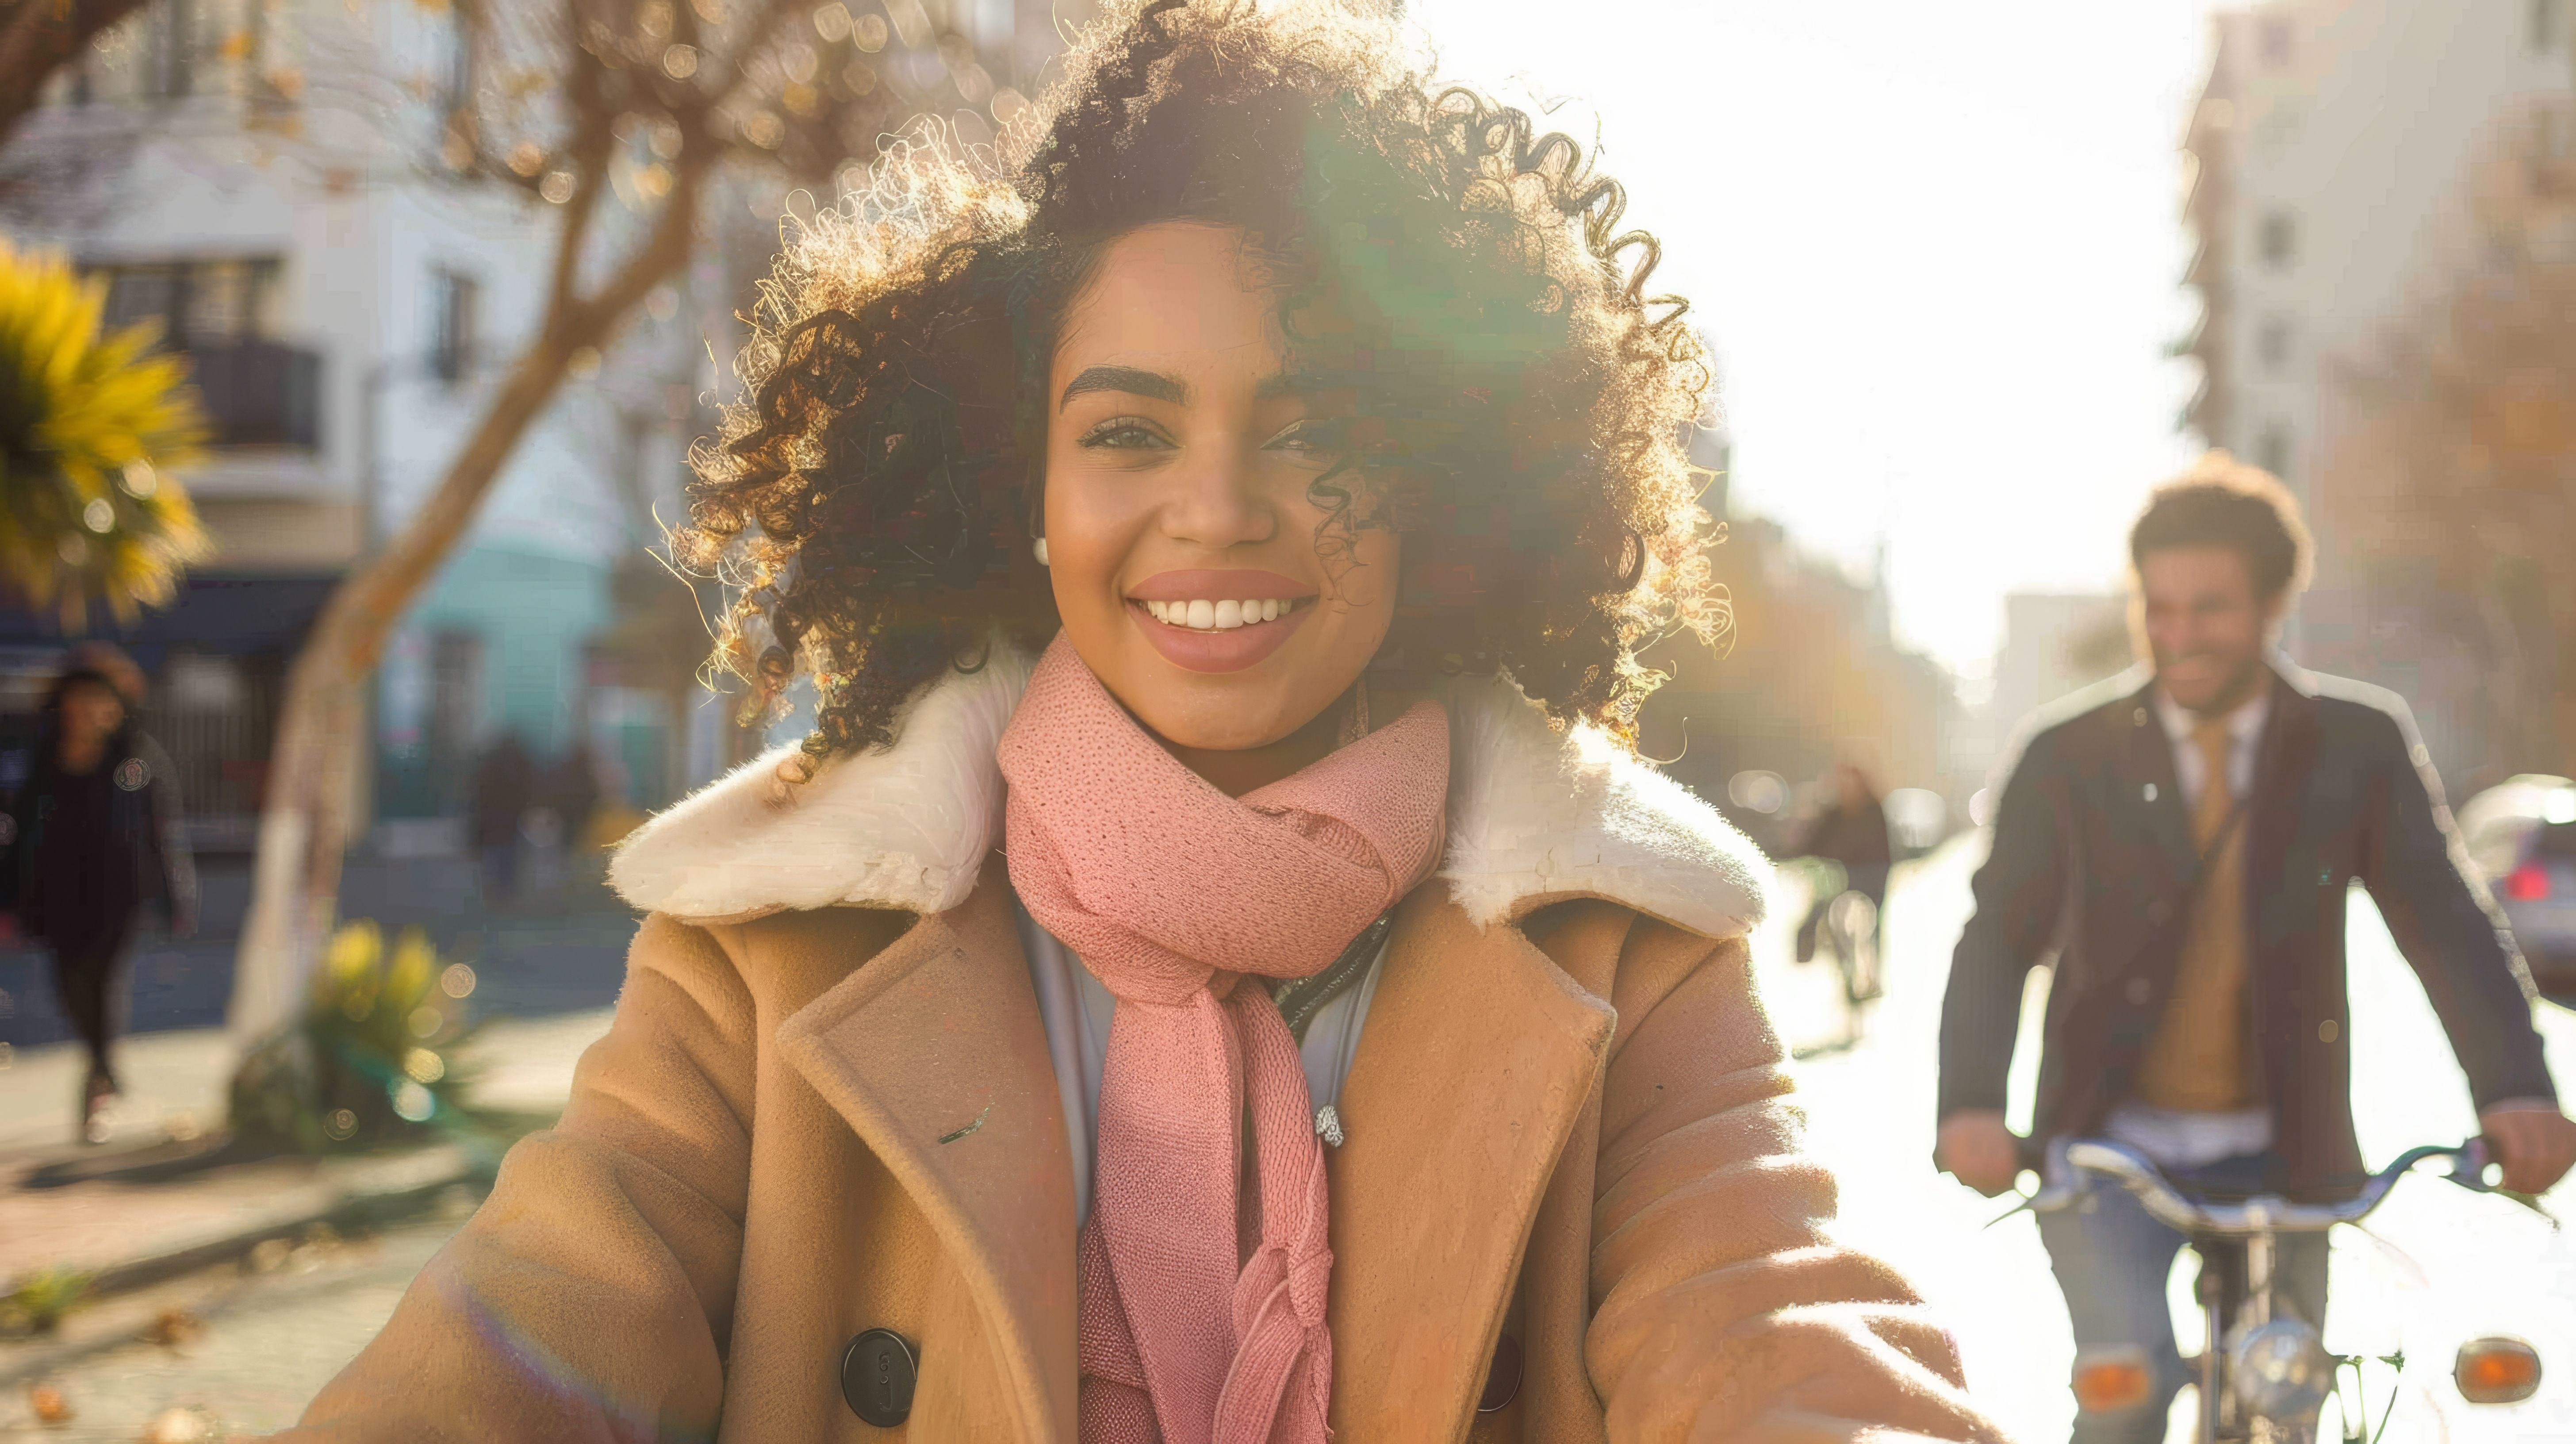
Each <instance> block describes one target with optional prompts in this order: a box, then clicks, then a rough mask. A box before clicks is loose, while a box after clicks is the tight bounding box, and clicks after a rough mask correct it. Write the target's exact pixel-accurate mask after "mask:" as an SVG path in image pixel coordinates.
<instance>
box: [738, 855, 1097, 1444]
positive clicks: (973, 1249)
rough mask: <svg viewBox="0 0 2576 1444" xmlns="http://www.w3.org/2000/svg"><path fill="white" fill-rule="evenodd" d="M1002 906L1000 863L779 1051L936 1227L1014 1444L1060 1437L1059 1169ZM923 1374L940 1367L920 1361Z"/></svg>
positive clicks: (1051, 1086) (1070, 1225)
mask: <svg viewBox="0 0 2576 1444" xmlns="http://www.w3.org/2000/svg"><path fill="white" fill-rule="evenodd" d="M1008 898H1009V892H1008V884H1007V881H1006V880H1005V878H1004V877H1003V874H1002V864H1001V861H1000V859H999V857H998V855H996V856H995V857H994V859H993V860H991V861H990V862H989V863H988V864H987V865H986V867H985V869H984V876H983V879H982V881H981V882H980V883H979V884H978V886H977V887H976V889H975V891H974V892H973V893H972V894H971V895H969V896H968V898H967V899H966V901H965V902H964V903H962V904H960V905H959V906H957V907H955V908H952V909H950V910H949V911H947V912H942V913H933V914H931V915H929V916H926V917H924V918H922V919H921V921H920V922H919V923H918V924H916V925H915V926H914V927H913V929H912V930H911V931H910V932H908V933H906V934H905V935H904V936H903V937H902V938H901V939H899V940H898V941H896V942H895V943H894V944H893V945H892V946H890V947H888V948H887V949H886V950H885V951H884V952H883V953H881V954H879V955H878V956H877V957H876V958H874V959H873V960H871V961H870V962H869V963H868V964H867V965H866V966H865V967H862V968H860V969H858V970H857V971H856V972H854V973H852V974H851V976H850V977H849V978H848V979H847V980H845V981H844V982H842V983H840V984H839V985H837V986H835V987H834V988H833V989H832V990H831V991H829V992H827V993H825V994H824V995H823V996H822V997H820V998H818V999H816V1000H815V1001H814V1002H813V1004H812V1005H810V1006H809V1007H807V1008H805V1009H803V1010H802V1011H800V1012H798V1013H797V1014H796V1015H795V1016H794V1017H792V1018H790V1019H788V1020H787V1021H786V1022H785V1023H784V1024H782V1025H781V1026H780V1027H779V1030H778V1042H779V1047H780V1049H781V1051H782V1052H783V1053H784V1054H785V1056H786V1057H787V1059H788V1061H789V1062H790V1063H791V1064H793V1065H794V1066H795V1067H796V1069H797V1070H798V1071H799V1072H801V1073H802V1074H803V1075H804V1076H805V1078H806V1080H807V1081H808V1082H810V1083H811V1084H812V1085H813V1086H814V1088H815V1090H816V1091H817V1092H819V1093H821V1094H822V1095H823V1097H824V1098H825V1099H826V1100H828V1101H829V1102H830V1103H831V1104H832V1106H833V1107H834V1108H835V1109H837V1110H838V1111H839V1112H840V1114H841V1116H842V1117H843V1118H845V1119H847V1120H848V1122H849V1124H850V1127H851V1128H852V1129H854V1130H856V1131H857V1133H858V1135H859V1137H860V1138H861V1139H862V1140H864V1141H865V1142H866V1144H867V1146H868V1147H869V1148H870V1149H871V1150H872V1151H874V1152H875V1154H876V1156H877V1157H878V1158H879V1159H881V1160H883V1162H884V1164H885V1166H886V1168H887V1170H888V1171H889V1172H891V1173H892V1174H893V1175H894V1177H895V1179H896V1180H897V1181H898V1182H899V1183H901V1184H902V1185H903V1187H904V1188H905V1190H906V1191H907V1192H908V1193H909V1194H910V1195H911V1196H912V1198H913V1200H914V1202H915V1203H916V1204H917V1205H918V1206H919V1207H920V1208H921V1210H922V1212H923V1213H924V1214H925V1215H926V1216H927V1217H928V1218H929V1220H930V1222H931V1225H932V1227H933V1228H934V1229H936V1230H937V1232H938V1234H939V1237H940V1241H941V1243H942V1244H943V1245H945V1247H946V1248H947V1250H948V1255H949V1260H950V1262H951V1264H952V1265H953V1266H954V1267H955V1268H956V1270H957V1272H958V1274H959V1275H960V1276H961V1277H962V1278H963V1280H964V1283H965V1286H966V1291H967V1292H968V1293H969V1294H970V1295H971V1296H972V1299H973V1301H974V1303H975V1305H976V1306H977V1311H978V1313H979V1314H980V1322H981V1324H982V1327H983V1331H984V1334H985V1341H986V1345H987V1351H988V1352H989V1354H990V1356H991V1358H992V1360H993V1361H994V1363H995V1365H996V1366H997V1372H998V1373H999V1374H1000V1375H1001V1376H1002V1377H1001V1378H999V1379H998V1380H993V1381H990V1382H991V1383H993V1384H996V1385H998V1386H1000V1387H1001V1388H1003V1389H1004V1390H1006V1391H1008V1392H1009V1394H1010V1395H1011V1396H1012V1398H1011V1407H1010V1408H1009V1410H1008V1412H1009V1413H1010V1414H1012V1415H1014V1416H1015V1417H1016V1419H1017V1423H1018V1427H1017V1429H1016V1433H1015V1437H1018V1438H1022V1439H1031V1440H1065V1439H1071V1438H1072V1437H1073V1433H1074V1397H1075V1372H1074V1313H1075V1296H1074V1273H1073V1252H1074V1250H1073V1245H1074V1237H1073V1234H1074V1202H1073V1167H1072V1161H1071V1158H1070V1155H1069V1153H1068V1151H1067V1148H1066V1144H1065V1136H1064V1112H1063V1109H1062V1107H1061V1105H1060V1103H1059V1102H1058V1100H1057V1097H1056V1085H1055V1075H1054V1072H1053V1070H1052V1069H1051V1068H1050V1067H1049V1065H1048V1061H1047V1046H1046V1033H1045V1029H1044V1027H1043V1025H1042V1024H1041V1023H1040V1021H1039V1018H1038V1009H1037V999H1036V996H1035V995H1034V994H1033V993H1032V992H1031V990H1030V987H1029V979H1028V969H1027V962H1026V959H1025V958H1024V956H1023V954H1022V951H1021V948H1020V943H1019V937H1018V934H1017V932H1016V930H1015V929H1014V928H1013V926H1012V919H1011V913H1010V906H1009V902H1008ZM952 1357H953V1356H952ZM925 1364H926V1366H927V1367H928V1368H930V1369H936V1368H938V1360H937V1359H936V1357H935V1355H934V1354H933V1353H931V1352H927V1351H926V1352H925ZM954 1372H961V1371H952V1373H954ZM966 1382H968V1381H965V1380H963V1379H961V1378H957V1377H951V1378H950V1379H949V1380H948V1381H947V1383H948V1385H949V1386H952V1387H953V1386H956V1385H960V1384H963V1383H966ZM923 1388H924V1391H925V1392H926V1393H927V1392H931V1391H932V1379H931V1377H930V1376H929V1375H928V1374H927V1373H926V1374H925V1377H924V1381H923ZM917 1407H918V1406H917Z"/></svg>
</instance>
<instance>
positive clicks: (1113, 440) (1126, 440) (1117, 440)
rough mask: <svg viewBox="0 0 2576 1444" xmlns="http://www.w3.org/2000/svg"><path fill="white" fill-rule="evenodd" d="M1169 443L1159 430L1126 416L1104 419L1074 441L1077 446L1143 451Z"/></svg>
mask: <svg viewBox="0 0 2576 1444" xmlns="http://www.w3.org/2000/svg"><path fill="white" fill-rule="evenodd" d="M1169 444H1170V443H1169V442H1166V441H1165V440H1164V439H1163V437H1162V434H1161V433H1160V432H1157V431H1155V430H1154V429H1153V428H1151V427H1149V426H1147V425H1145V423H1143V422H1141V421H1137V420H1134V419H1132V418H1128V417H1119V418H1117V419H1116V420H1112V421H1104V422H1102V423H1100V424H1099V425H1098V426H1095V427H1093V428H1091V429H1090V430H1089V431H1086V432H1084V433H1083V434H1082V439H1081V440H1080V441H1078V442H1076V443H1075V445H1077V446H1087V447H1091V448H1094V449H1096V450H1106V451H1143V450H1147V449H1149V448H1153V447H1158V446H1167V445H1169Z"/></svg>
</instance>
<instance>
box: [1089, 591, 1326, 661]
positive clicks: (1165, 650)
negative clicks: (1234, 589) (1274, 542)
mask: <svg viewBox="0 0 2576 1444" xmlns="http://www.w3.org/2000/svg"><path fill="white" fill-rule="evenodd" d="M1235 575H1238V576H1239V575H1241V574H1239V573H1238V574H1235ZM1156 580H1160V578H1157V579H1156ZM1201 595H1202V596H1204V595H1205V594H1204V593H1202V594H1201ZM1238 595H1240V594H1238ZM1155 600H1158V601H1161V600H1166V599H1163V598H1156V599H1155ZM1168 600H1170V601H1172V602H1173V603H1175V605H1176V606H1177V604H1178V603H1179V602H1181V601H1183V600H1186V599H1183V598H1171V599H1168ZM1284 605H1285V604H1284V603H1283V606H1284ZM1314 610H1315V608H1314V607H1313V605H1312V604H1311V602H1310V603H1309V604H1308V605H1305V606H1300V607H1297V608H1295V609H1294V610H1286V611H1282V613H1281V614H1280V616H1279V618H1278V620H1276V621H1269V622H1253V623H1248V624H1246V625H1243V626H1238V627H1233V628H1230V629H1226V630H1222V631H1201V630H1198V629H1197V628H1194V627H1188V626H1180V625H1175V624H1173V623H1171V622H1165V621H1159V620H1157V619H1156V618H1155V616H1154V613H1153V611H1152V610H1151V609H1150V608H1148V607H1147V605H1146V599H1145V598H1142V597H1130V598H1128V599H1127V619H1128V620H1129V621H1131V622H1133V623H1135V624H1136V627H1137V629H1138V630H1140V631H1142V632H1143V633H1144V634H1145V640H1146V641H1148V642H1150V643H1152V644H1153V647H1154V650H1155V651H1157V652H1160V653H1162V654H1163V660H1165V661H1167V662H1169V663H1171V664H1172V665H1173V666H1175V667H1179V668H1182V669H1183V670H1185V671H1191V672H1240V671H1242V670H1243V669H1244V668H1246V667H1249V666H1252V665H1253V664H1254V663H1256V662H1259V661H1260V660H1261V659H1262V658H1264V657H1267V656H1269V655H1270V654H1271V653H1273V652H1276V651H1278V650H1279V648H1280V645H1281V644H1282V643H1284V642H1286V641H1287V640H1288V637H1289V634H1290V633H1292V632H1295V631H1296V630H1297V629H1298V628H1299V627H1302V626H1304V625H1306V618H1307V616H1308V615H1309V614H1311V613H1312V612H1313V611H1314ZM1168 614H1169V613H1168V612H1167V615H1168Z"/></svg>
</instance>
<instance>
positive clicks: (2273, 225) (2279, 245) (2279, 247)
mask: <svg viewBox="0 0 2576 1444" xmlns="http://www.w3.org/2000/svg"><path fill="white" fill-rule="evenodd" d="M2255 234H2256V240H2255V249H2256V250H2257V251H2259V252H2260V253H2261V254H2262V257H2263V264H2265V265H2267V266H2270V267H2272V268H2273V269H2274V270H2281V269H2284V268H2286V267H2287V266H2288V265H2289V264H2290V262H2291V261H2292V260H2293V259H2294V258H2295V257H2296V256H2297V255H2298V250H2299V225H2298V220H2297V218H2296V217H2294V216H2292V215H2291V214H2290V213H2289V212H2288V211H2270V212H2267V213H2265V215H2264V217H2263V220H2262V222H2261V224H2260V225H2259V226H2258V227H2257V229H2256V233H2255Z"/></svg>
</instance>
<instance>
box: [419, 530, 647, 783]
mask: <svg viewBox="0 0 2576 1444" xmlns="http://www.w3.org/2000/svg"><path fill="white" fill-rule="evenodd" d="M608 621H609V595H608V568H607V567H605V566H602V565H600V564H598V563H594V562H588V561H582V560H579V559H575V558H570V557H565V556H561V555H556V554H548V553H543V552H536V551H527V550H521V549H518V548H514V547H510V546H507V545H503V544H497V543H489V542H487V543H484V544H481V545H478V546H475V547H473V548H471V549H469V550H467V551H465V552H463V553H460V554H459V555H458V556H457V557H456V558H455V559H454V560H452V561H450V562H449V563H448V564H447V567H446V569H445V570H444V571H442V572H441V573H440V574H439V577H438V580H437V581H436V583H434V584H433V585H432V587H431V588H430V591H429V594H428V596H427V597H425V598H424V599H423V600H422V601H421V602H420V604H419V605H418V606H417V607H415V608H414V609H413V611H412V613H411V615H410V617H409V618H407V619H406V621H405V623H404V625H405V628H406V629H407V630H411V631H415V632H418V633H422V634H427V635H435V634H437V633H441V632H465V633H470V634H472V635H474V636H476V637H479V638H481V639H482V649H483V652H482V657H483V685H482V694H483V698H482V714H483V715H482V719H481V720H482V727H481V731H482V732H483V734H484V736H485V737H486V738H487V739H495V738H498V737H499V736H500V735H501V733H503V732H504V731H515V732H517V733H518V734H519V740H520V741H521V742H523V743H525V744H526V745H527V748H528V750H529V752H530V753H531V754H532V755H533V756H535V758H536V759H537V761H538V763H539V765H540V766H543V765H544V764H546V763H549V762H551V761H552V760H553V759H554V758H555V757H556V756H557V755H559V754H560V753H561V752H562V751H563V750H564V749H565V748H566V747H568V746H569V745H570V744H571V742H572V724H573V715H574V704H575V701H576V699H577V698H578V696H579V693H580V689H581V687H582V686H583V682H584V679H583V676H582V645H583V643H584V642H585V641H587V640H588V639H589V638H590V637H591V636H592V635H593V634H595V633H597V632H599V631H601V630H603V629H604V628H605V627H606V626H607V625H608ZM381 685H382V684H381V683H380V687H381ZM389 720H390V719H389V718H387V717H385V716H384V715H382V709H380V715H379V720H378V724H377V725H378V728H379V730H380V732H381V731H383V730H384V729H386V727H387V725H388V722H389ZM379 740H380V742H382V741H386V740H388V739H385V738H383V737H380V739H379ZM377 756H378V758H379V775H378V792H377V798H378V807H377V810H378V812H379V813H380V814H381V815H383V816H387V817H419V816H428V815H435V814H437V813H440V812H444V811H449V810H452V809H453V808H454V806H455V805H457V804H458V803H460V802H461V801H462V800H463V796H464V788H465V778H464V777H461V776H459V777H433V776H431V775H429V766H428V760H427V759H426V758H424V757H422V756H421V755H420V752H419V749H418V748H416V747H410V748H406V747H399V746H380V747H379V748H378V751H377Z"/></svg>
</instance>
